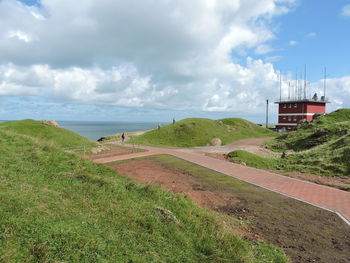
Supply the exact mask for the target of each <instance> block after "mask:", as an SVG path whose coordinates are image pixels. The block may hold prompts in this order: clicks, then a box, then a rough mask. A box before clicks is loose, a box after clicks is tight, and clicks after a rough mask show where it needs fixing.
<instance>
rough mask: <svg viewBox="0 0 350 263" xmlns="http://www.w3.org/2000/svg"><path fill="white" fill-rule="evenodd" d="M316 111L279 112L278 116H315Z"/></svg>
mask: <svg viewBox="0 0 350 263" xmlns="http://www.w3.org/2000/svg"><path fill="white" fill-rule="evenodd" d="M314 115H315V113H279V114H278V116H314Z"/></svg>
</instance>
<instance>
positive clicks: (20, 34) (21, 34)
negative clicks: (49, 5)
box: [7, 30, 32, 43]
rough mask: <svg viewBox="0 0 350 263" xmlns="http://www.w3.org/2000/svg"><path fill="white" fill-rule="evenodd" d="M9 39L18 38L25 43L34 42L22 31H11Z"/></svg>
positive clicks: (8, 34)
mask: <svg viewBox="0 0 350 263" xmlns="http://www.w3.org/2000/svg"><path fill="white" fill-rule="evenodd" d="M7 37H8V38H17V39H18V40H21V41H24V42H26V43H29V42H31V41H32V37H31V36H30V35H28V34H26V33H24V32H22V31H20V30H17V31H9V32H8V33H7Z"/></svg>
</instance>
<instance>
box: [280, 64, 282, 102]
mask: <svg viewBox="0 0 350 263" xmlns="http://www.w3.org/2000/svg"><path fill="white" fill-rule="evenodd" d="M280 101H282V72H281V71H280Z"/></svg>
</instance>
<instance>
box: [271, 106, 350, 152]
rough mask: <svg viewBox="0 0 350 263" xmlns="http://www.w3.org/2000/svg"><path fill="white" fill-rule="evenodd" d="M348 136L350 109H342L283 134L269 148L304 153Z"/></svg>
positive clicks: (349, 132)
mask: <svg viewBox="0 0 350 263" xmlns="http://www.w3.org/2000/svg"><path fill="white" fill-rule="evenodd" d="M347 134H350V109H341V110H338V111H335V112H332V113H330V114H327V115H324V116H319V117H317V118H316V119H315V120H314V121H312V122H309V123H304V124H302V125H301V127H300V129H298V130H296V131H293V132H290V133H287V134H283V135H282V136H280V137H278V138H276V139H275V140H273V141H272V142H271V143H270V144H269V146H270V148H271V149H272V150H275V151H284V150H294V151H303V150H308V149H311V148H313V147H315V146H320V145H323V144H326V143H332V142H334V141H336V140H338V139H339V138H340V137H342V136H344V135H345V136H346V135H347Z"/></svg>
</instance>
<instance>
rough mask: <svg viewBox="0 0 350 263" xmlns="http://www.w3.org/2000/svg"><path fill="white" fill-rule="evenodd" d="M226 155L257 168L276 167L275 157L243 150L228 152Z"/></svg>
mask: <svg viewBox="0 0 350 263" xmlns="http://www.w3.org/2000/svg"><path fill="white" fill-rule="evenodd" d="M228 157H229V158H230V160H231V161H233V162H235V163H240V164H246V165H248V166H251V167H255V168H259V169H265V170H276V169H277V167H278V165H277V164H278V161H277V160H276V159H272V158H266V157H262V156H259V155H256V154H253V153H250V152H247V151H243V150H237V151H233V152H230V153H229V154H228Z"/></svg>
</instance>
